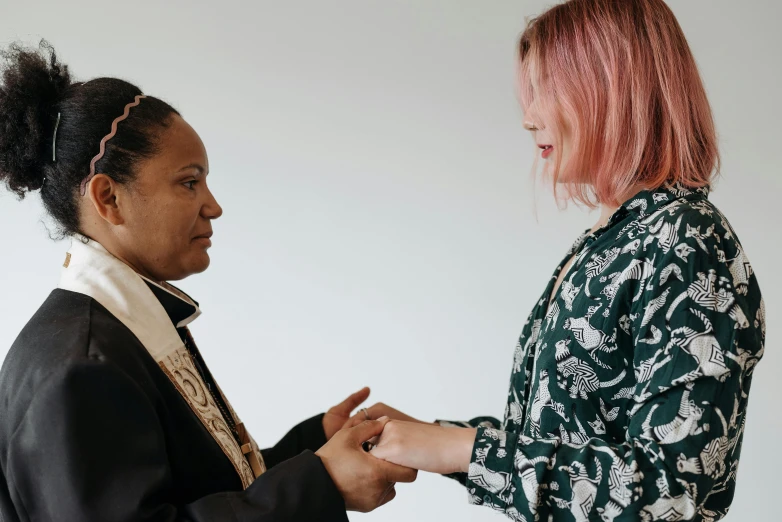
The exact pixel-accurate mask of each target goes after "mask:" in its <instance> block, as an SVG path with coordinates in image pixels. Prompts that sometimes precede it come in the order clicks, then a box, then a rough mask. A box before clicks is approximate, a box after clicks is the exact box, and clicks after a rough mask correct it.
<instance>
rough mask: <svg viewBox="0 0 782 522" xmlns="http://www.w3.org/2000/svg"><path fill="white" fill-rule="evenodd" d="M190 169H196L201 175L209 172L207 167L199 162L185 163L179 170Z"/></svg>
mask: <svg viewBox="0 0 782 522" xmlns="http://www.w3.org/2000/svg"><path fill="white" fill-rule="evenodd" d="M188 169H195V170H197V171H198V172H199V174H201V175H205V174H207V172H206V169H204V167H203V166H202V165H200V164H198V163H191V164H190V165H185V166H184V167H182V168H181V169H179V170H178V171H177V172H183V171H185V170H188Z"/></svg>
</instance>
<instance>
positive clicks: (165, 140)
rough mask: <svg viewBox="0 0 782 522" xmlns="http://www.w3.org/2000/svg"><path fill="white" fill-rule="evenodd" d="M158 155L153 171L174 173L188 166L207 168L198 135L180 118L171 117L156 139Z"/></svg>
mask: <svg viewBox="0 0 782 522" xmlns="http://www.w3.org/2000/svg"><path fill="white" fill-rule="evenodd" d="M158 139H159V140H160V141H159V144H158V148H159V150H158V154H157V155H156V156H155V157H154V164H155V167H156V168H155V170H158V168H159V169H166V170H172V171H176V170H179V169H181V168H182V167H184V166H186V165H190V164H198V165H201V166H203V167H204V169H207V170H208V168H209V163H208V161H209V160H208V158H207V154H206V148H205V147H204V143H203V142H202V141H201V138H200V136H199V135H198V133H197V132H196V131H195V129H193V127H191V126H190V125H189V124H188V123H187V122H186V121H185V120H184V119H182V117H180V116H178V115H174V116H172V118H171V120H170V121H169V122H168V126H167V127H166V128H165V129H163V131H162V133H161V135H160V136H159V138H158Z"/></svg>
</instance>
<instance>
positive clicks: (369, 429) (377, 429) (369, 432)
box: [350, 417, 391, 444]
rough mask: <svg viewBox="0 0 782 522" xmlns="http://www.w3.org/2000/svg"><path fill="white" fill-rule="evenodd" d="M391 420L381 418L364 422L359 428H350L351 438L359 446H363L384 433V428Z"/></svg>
mask: <svg viewBox="0 0 782 522" xmlns="http://www.w3.org/2000/svg"><path fill="white" fill-rule="evenodd" d="M390 420H391V419H389V418H388V417H381V418H380V419H378V420H367V421H364V422H362V423H361V424H359V425H358V426H355V427H353V428H350V436H351V438H352V439H354V440H355V442H356V443H357V444H361V443H363V442H366V441H368V440H369V439H371V438H372V437H377V436H378V435H380V434H381V433H383V428H384V427H385V426H386V424H387V423H388V421H390Z"/></svg>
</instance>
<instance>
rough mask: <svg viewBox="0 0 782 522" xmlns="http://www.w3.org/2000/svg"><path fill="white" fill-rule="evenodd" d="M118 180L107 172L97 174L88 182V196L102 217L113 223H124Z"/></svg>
mask: <svg viewBox="0 0 782 522" xmlns="http://www.w3.org/2000/svg"><path fill="white" fill-rule="evenodd" d="M118 188H119V185H118V184H117V182H116V181H114V180H113V179H111V178H110V177H108V176H107V175H105V174H95V176H94V177H93V178H92V179H91V180H90V182H89V183H88V184H87V194H86V195H87V197H89V198H90V201H91V202H92V206H93V207H94V208H95V211H96V212H97V213H98V215H99V216H100V217H102V218H103V219H104V220H106V221H107V222H108V223H110V224H112V225H115V226H116V225H122V224H123V223H124V222H125V219H124V217H123V216H122V208H121V205H120V203H121V201H120V197H119V194H118V191H117V189H118Z"/></svg>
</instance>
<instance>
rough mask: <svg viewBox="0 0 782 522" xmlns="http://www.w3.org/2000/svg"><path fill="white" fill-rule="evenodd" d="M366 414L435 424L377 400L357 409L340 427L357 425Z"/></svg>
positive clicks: (371, 416)
mask: <svg viewBox="0 0 782 522" xmlns="http://www.w3.org/2000/svg"><path fill="white" fill-rule="evenodd" d="M364 411H366V412H367V414H366V415H364ZM367 415H368V416H369V418H370V419H379V418H381V417H388V418H389V419H392V420H401V421H405V422H417V423H419V424H432V426H436V424H433V423H429V422H424V421H420V420H418V419H415V418H413V417H411V416H410V415H407V414H405V413H402V412H401V411H399V410H395V409H394V408H392V407H391V406H388V405H386V404H383V403H382V402H378V403H377V404H375V405H374V406H370V407H369V408H367V409H366V410H362V411H359V412H358V413H356V414H355V415H353V416H352V417H351V418H350V419H349V420H348V421H347V422H346V423H345V424H344V426H342V428H352V427H353V426H358V425H359V424H361V423H362V422H364V421H365V420H367Z"/></svg>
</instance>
